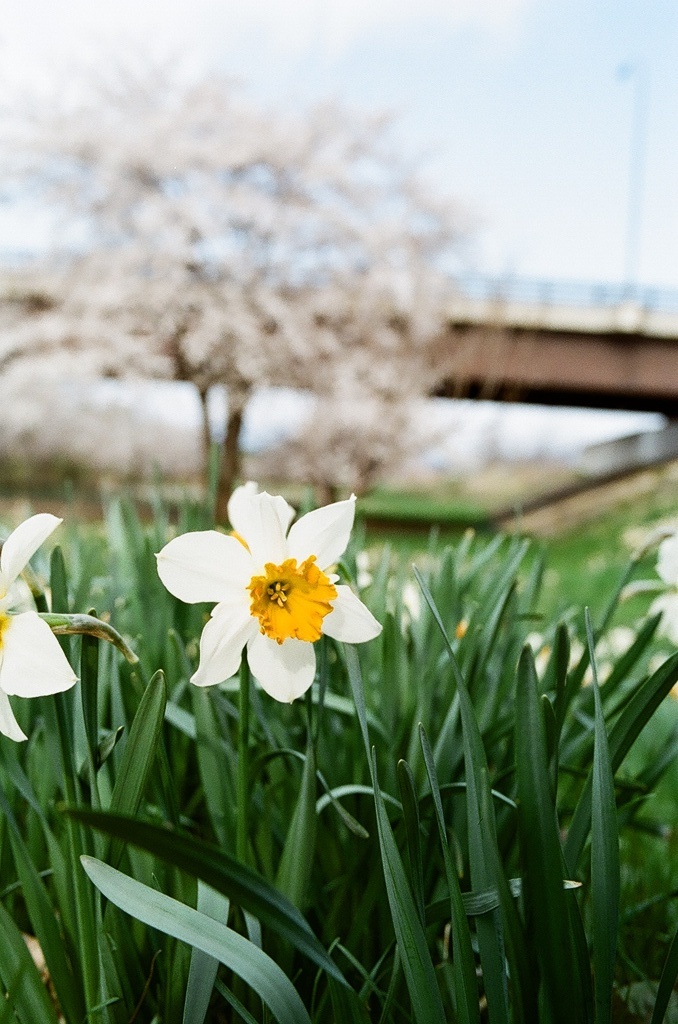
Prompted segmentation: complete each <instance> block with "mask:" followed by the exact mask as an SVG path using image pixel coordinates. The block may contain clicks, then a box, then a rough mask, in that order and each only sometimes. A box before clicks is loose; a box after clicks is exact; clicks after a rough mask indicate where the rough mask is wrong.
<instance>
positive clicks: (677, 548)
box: [650, 533, 678, 644]
mask: <svg viewBox="0 0 678 1024" xmlns="http://www.w3.org/2000/svg"><path fill="white" fill-rule="evenodd" d="M657 573H658V574H659V576H660V577H661V578H662V580H663V581H664V583H666V585H667V589H666V591H665V593H663V594H660V595H659V597H657V598H655V600H654V601H653V602H652V605H651V606H650V614H651V615H655V614H656V613H657V612H661V613H662V618H661V622H660V624H659V628H660V630H661V632H662V633H663V634H664V636H666V637H668V639H669V640H671V642H672V643H674V644H678V533H674V534H672V536H670V537H667V538H666V539H665V540H663V541H662V542H661V544H660V545H659V548H658V551H657Z"/></svg>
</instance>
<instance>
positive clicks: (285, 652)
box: [247, 633, 315, 704]
mask: <svg viewBox="0 0 678 1024" xmlns="http://www.w3.org/2000/svg"><path fill="white" fill-rule="evenodd" d="M247 657H248V659H249V665H250V669H251V672H252V675H253V676H254V678H255V679H256V680H257V682H258V683H259V685H260V686H261V687H262V688H263V689H264V690H266V693H268V694H269V695H270V696H271V697H273V699H274V700H279V701H281V702H282V703H283V704H291V703H292V701H293V700H295V699H296V698H297V697H301V695H302V693H306V691H307V690H308V688H309V686H310V685H311V683H312V682H313V680H314V679H315V651H314V649H313V644H311V643H309V642H308V641H306V640H296V639H294V638H290V639H289V640H285V641H283V643H282V644H278V643H276V641H275V640H271V638H270V637H268V636H264V634H263V633H257V635H256V636H255V637H254V639H253V640H250V642H249V644H248V645H247Z"/></svg>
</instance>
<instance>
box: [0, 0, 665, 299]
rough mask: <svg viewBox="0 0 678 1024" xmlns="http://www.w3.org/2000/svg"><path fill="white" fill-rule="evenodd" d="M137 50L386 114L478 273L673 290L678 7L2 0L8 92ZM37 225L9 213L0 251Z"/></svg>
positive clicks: (650, 2)
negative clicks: (632, 226)
mask: <svg viewBox="0 0 678 1024" xmlns="http://www.w3.org/2000/svg"><path fill="white" fill-rule="evenodd" d="M142 55H143V56H145V55H150V56H152V57H153V58H154V59H158V58H160V59H167V58H168V57H169V58H171V59H174V60H176V61H177V62H178V64H179V65H180V66H181V67H182V69H183V70H184V73H186V74H189V75H190V74H195V75H200V74H202V73H203V72H207V71H214V70H216V71H219V72H223V73H226V74H232V75H235V76H237V77H238V78H239V79H241V80H242V82H243V83H244V85H245V86H246V87H247V88H248V90H249V91H250V92H251V94H252V95H253V96H254V97H256V98H261V99H262V100H264V101H266V102H271V103H281V104H287V105H295V104H297V105H299V104H307V103H309V102H313V101H316V100H322V99H325V98H327V97H338V98H339V99H341V100H343V101H345V102H346V103H348V104H349V105H351V106H354V107H356V108H358V109H361V110H365V109H367V110H372V111H373V110H384V109H386V110H389V111H391V112H392V113H393V114H394V116H395V118H396V126H395V129H394V132H395V135H396V139H397V142H398V145H399V146H400V147H401V148H402V150H403V151H404V152H405V153H407V154H408V156H412V157H413V158H414V159H416V160H418V161H419V162H420V164H421V166H422V167H423V168H424V169H425V171H426V173H427V174H428V176H429V178H430V179H431V180H432V182H433V184H434V185H435V187H436V188H440V189H442V190H444V191H446V192H448V193H449V194H451V195H452V196H454V197H456V198H457V200H458V202H459V204H460V206H461V208H462V209H463V210H464V211H465V214H466V216H467V217H468V218H469V219H470V222H471V223H472V225H473V231H472V233H471V239H470V241H469V244H468V245H467V246H466V248H465V249H464V251H463V253H462V254H461V262H462V266H463V268H464V269H465V270H466V271H468V272H470V273H479V274H489V275H493V276H494V275H499V276H502V277H509V278H510V277H514V276H515V277H535V278H540V279H545V280H556V281H558V280H577V281H585V282H586V281H590V282H610V283H621V282H622V281H623V280H624V279H625V277H627V276H628V267H627V264H628V263H629V260H630V263H631V264H632V271H631V276H632V277H633V279H634V283H638V284H641V285H647V286H655V287H665V288H678V189H676V187H675V183H676V181H678V4H676V3H675V0H369V2H366V0H248V2H247V3H243V2H242V0H114V2H113V0H97V2H96V3H92V2H91V0H3V19H2V23H1V24H0V88H3V89H7V88H8V87H9V88H13V87H16V85H17V83H21V84H22V85H24V86H26V87H30V88H39V89H47V88H52V87H54V84H55V83H58V82H63V81H65V80H66V79H67V78H68V76H69V75H72V73H73V68H74V67H77V66H79V65H82V64H86V63H88V62H89V63H93V64H97V63H102V62H103V63H104V64H105V63H107V62H118V61H123V62H124V61H125V60H134V59H139V57H141V56H142ZM621 68H625V69H626V73H625V74H623V73H620V69H621ZM632 162H633V164H634V167H635V171H632V169H631V165H632ZM629 209H630V210H631V214H630V215H631V218H632V220H633V221H634V222H635V223H636V224H637V225H638V226H639V230H637V231H636V232H635V240H632V241H631V243H630V248H629V243H628V240H627V235H628V224H629ZM30 232H31V225H30V224H29V223H28V221H27V219H26V216H25V211H21V212H20V213H17V211H11V210H7V209H5V210H4V211H3V210H1V209H0V248H2V247H5V248H6V247H18V248H21V245H20V244H19V243H20V237H21V235H22V233H24V234H25V235H26V237H27V238H28V237H30Z"/></svg>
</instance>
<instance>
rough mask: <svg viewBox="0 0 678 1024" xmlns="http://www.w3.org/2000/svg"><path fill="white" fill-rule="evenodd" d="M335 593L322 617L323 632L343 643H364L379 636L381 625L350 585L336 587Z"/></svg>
mask: <svg viewBox="0 0 678 1024" xmlns="http://www.w3.org/2000/svg"><path fill="white" fill-rule="evenodd" d="M337 595H338V596H337V597H336V598H335V600H334V601H332V611H331V612H330V613H329V615H326V616H325V618H324V619H323V633H325V634H326V635H327V636H331V637H332V638H333V639H334V640H341V641H342V642H343V643H345V644H364V643H365V642H366V641H367V640H374V638H375V636H379V634H380V633H381V625H380V624H379V623H378V622H377V620H376V619H375V617H374V615H373V614H372V612H371V611H370V610H369V608H366V607H365V605H364V604H363V603H362V601H361V600H360V598H358V597H356V596H355V594H354V593H353V591H352V590H351V588H350V587H346V586H340V587H337Z"/></svg>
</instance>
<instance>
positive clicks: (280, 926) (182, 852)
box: [66, 807, 345, 983]
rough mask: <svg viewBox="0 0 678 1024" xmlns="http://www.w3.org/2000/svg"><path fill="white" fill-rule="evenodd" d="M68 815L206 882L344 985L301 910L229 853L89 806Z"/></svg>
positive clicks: (168, 829) (136, 820) (341, 977)
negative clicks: (91, 808) (94, 809)
mask: <svg viewBox="0 0 678 1024" xmlns="http://www.w3.org/2000/svg"><path fill="white" fill-rule="evenodd" d="M66 813H67V814H68V815H70V816H71V817H73V818H76V819H77V820H78V821H82V822H83V823H84V824H86V825H89V826H91V827H92V828H96V829H99V830H100V831H101V832H106V833H108V834H109V835H112V836H116V837H117V838H119V839H120V840H121V841H122V840H124V841H125V842H128V843H132V845H134V846H139V847H140V848H141V849H143V850H148V852H149V853H152V854H154V855H155V856H156V857H158V858H159V859H160V860H163V861H165V862H166V863H168V864H172V865H174V867H177V868H179V869H180V870H181V871H185V872H186V873H187V874H190V875H192V876H194V877H196V878H199V879H201V880H202V881H203V882H205V883H206V884H207V885H209V886H211V887H212V888H213V889H216V890H217V891H218V892H221V893H222V894H223V895H224V896H227V897H229V899H231V900H232V901H233V902H234V903H237V904H238V906H239V907H242V909H243V910H246V911H247V912H248V913H250V914H252V915H253V916H254V917H257V918H259V920H260V921H261V923H262V925H266V926H268V927H269V928H271V929H273V930H274V931H275V932H277V933H278V934H279V935H281V936H282V937H283V938H285V939H287V940H288V941H289V942H291V943H292V945H293V946H295V948H296V949H298V950H299V951H300V952H301V953H303V954H304V955H305V956H307V957H308V958H309V960H312V961H313V962H314V963H315V964H316V965H317V966H318V967H320V968H322V970H324V971H327V973H328V974H331V975H333V976H334V977H335V978H336V979H337V980H338V981H340V982H344V983H345V980H344V976H343V974H342V973H341V971H340V970H339V968H338V967H337V966H336V964H335V963H334V961H333V960H331V959H330V957H329V955H328V953H327V952H326V950H325V949H324V947H323V946H322V944H321V943H320V942H319V941H318V939H317V938H316V937H315V935H314V934H313V932H312V931H311V929H310V927H309V925H308V924H307V922H306V921H305V919H304V918H303V917H302V915H301V914H300V913H299V911H298V910H297V908H296V907H295V906H294V905H293V904H291V903H290V902H289V900H287V899H285V897H284V896H282V894H281V893H279V892H278V890H277V889H274V888H273V886H272V885H269V884H268V882H266V880H265V879H264V878H262V877H261V875H259V874H258V873H257V872H256V871H254V870H253V869H252V868H249V867H247V866H246V865H244V864H241V863H240V861H238V860H237V859H236V858H235V857H232V856H231V855H230V854H228V853H227V852H226V851H224V850H221V849H219V847H216V846H213V845H211V844H210V843H206V842H204V841H202V840H200V841H199V840H197V839H193V838H192V837H191V836H187V835H182V834H181V833H178V832H174V831H173V830H171V829H170V828H168V827H166V826H163V825H156V824H152V823H151V822H147V821H139V820H138V819H136V818H131V817H127V816H123V815H119V814H110V813H106V812H105V811H92V810H90V809H89V808H84V807H83V808H80V807H78V808H68V809H67V811H66Z"/></svg>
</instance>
